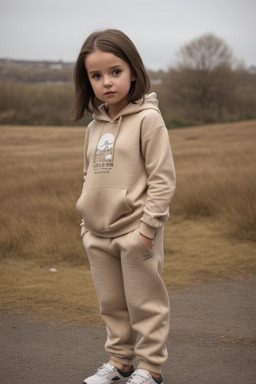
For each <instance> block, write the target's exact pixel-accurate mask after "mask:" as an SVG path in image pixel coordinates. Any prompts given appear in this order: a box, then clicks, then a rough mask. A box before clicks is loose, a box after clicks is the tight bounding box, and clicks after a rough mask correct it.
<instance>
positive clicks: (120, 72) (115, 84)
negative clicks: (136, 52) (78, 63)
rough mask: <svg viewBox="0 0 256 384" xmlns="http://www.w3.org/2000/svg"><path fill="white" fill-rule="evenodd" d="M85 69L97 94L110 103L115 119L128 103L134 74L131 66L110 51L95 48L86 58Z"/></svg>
mask: <svg viewBox="0 0 256 384" xmlns="http://www.w3.org/2000/svg"><path fill="white" fill-rule="evenodd" d="M85 69H86V71H87V75H88V78H89V81H90V83H91V86H92V89H93V91H94V94H95V96H96V97H97V98H98V99H99V100H101V101H102V102H104V103H108V106H109V110H108V113H109V116H110V117H111V118H112V119H113V118H114V117H115V116H116V115H117V114H118V113H119V112H120V111H121V110H122V109H123V108H124V107H125V106H126V105H127V104H128V103H129V101H128V93H129V90H130V87H131V82H132V81H134V80H135V77H134V76H132V73H131V70H130V66H129V64H127V63H126V62H125V61H124V60H122V59H120V58H119V57H117V56H115V55H114V54H113V53H110V52H103V51H100V50H98V49H97V50H95V51H94V52H92V53H90V54H89V55H87V57H86V58H85Z"/></svg>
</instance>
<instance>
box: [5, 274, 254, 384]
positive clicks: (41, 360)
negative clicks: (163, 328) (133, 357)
mask: <svg viewBox="0 0 256 384" xmlns="http://www.w3.org/2000/svg"><path fill="white" fill-rule="evenodd" d="M170 301H171V313H172V315H171V329H170V334H169V338H168V351H169V360H168V362H167V364H166V365H165V366H164V369H163V377H164V383H165V384H255V377H256V322H255V318H256V306H255V302H256V277H251V278H246V279H241V280H232V281H224V282H217V283H212V284H208V285H202V286H199V287H192V288H186V289H184V290H182V291H181V292H179V293H176V294H172V295H170ZM52 320H53V321H52V324H50V323H49V322H43V321H40V320H39V319H38V317H37V316H36V315H33V314H31V313H30V314H29V313H23V314H20V315H18V314H1V315H0V326H1V331H2V335H1V345H0V353H1V359H0V382H1V384H10V383H19V384H29V383H31V384H35V383H36V384H56V383H57V384H58V383H61V384H82V381H83V379H84V378H85V377H87V376H88V375H90V374H93V373H94V371H95V370H96V369H97V367H98V366H100V365H101V364H102V363H103V362H105V361H106V360H107V358H108V356H107V355H106V353H105V352H104V342H105V329H104V326H102V325H101V326H91V325H86V324H82V323H79V322H76V323H73V324H70V323H68V324H66V325H65V324H64V323H62V322H60V321H55V322H54V319H52ZM53 323H54V324H55V325H53Z"/></svg>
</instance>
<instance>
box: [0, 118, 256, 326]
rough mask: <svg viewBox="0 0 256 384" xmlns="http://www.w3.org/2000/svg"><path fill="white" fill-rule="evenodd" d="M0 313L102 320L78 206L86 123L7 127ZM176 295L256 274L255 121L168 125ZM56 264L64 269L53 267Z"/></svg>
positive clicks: (1, 131) (168, 272) (3, 134)
mask: <svg viewBox="0 0 256 384" xmlns="http://www.w3.org/2000/svg"><path fill="white" fill-rule="evenodd" d="M0 138H1V140H0V148H1V151H0V156H1V169H0V172H1V187H0V202H1V203H0V204H1V210H0V255H1V257H0V273H1V276H0V290H1V310H2V311H4V312H25V311H29V312H32V313H35V314H37V315H38V316H42V317H43V318H45V319H48V321H53V322H55V321H56V319H58V320H61V321H83V322H87V323H94V324H95V323H97V322H100V318H99V315H98V303H97V299H96V296H95V293H94V289H93V285H92V281H91V276H90V271H89V266H88V261H87V257H86V254H85V252H84V250H83V247H82V243H81V241H80V233H79V232H80V229H79V223H80V218H79V217H78V215H77V213H76V211H75V203H76V200H77V198H78V197H79V194H80V191H81V187H82V165H83V139H84V128H81V127H79V128H76V127H70V128H68V127H62V128H56V127H54V128H53V127H40V128H37V127H22V126H0ZM170 138H171V143H172V148H173V154H174V159H175V164H176V170H177V181H178V183H177V191H176V194H175V197H174V200H173V203H172V205H171V219H170V220H169V222H168V223H167V225H166V231H165V269H164V280H165V282H166V285H167V287H168V289H169V291H170V293H172V292H176V291H177V290H180V289H182V288H184V287H188V286H193V285H198V284H204V283H209V282H214V281H219V280H225V279H240V278H244V277H247V276H252V275H255V274H256V199H255V196H256V177H255V176H256V151H255V144H256V121H248V122H244V123H243V122H240V123H234V124H223V125H212V126H205V127H198V128H187V129H179V130H172V131H170ZM51 268H55V269H56V270H57V272H51V271H49V269H51Z"/></svg>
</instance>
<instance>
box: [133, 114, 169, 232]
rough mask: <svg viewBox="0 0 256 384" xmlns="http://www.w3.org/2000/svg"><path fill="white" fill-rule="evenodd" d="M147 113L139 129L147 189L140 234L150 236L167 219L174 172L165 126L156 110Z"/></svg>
mask: <svg viewBox="0 0 256 384" xmlns="http://www.w3.org/2000/svg"><path fill="white" fill-rule="evenodd" d="M150 115H151V116H148V118H145V119H144V121H143V123H142V130H141V143H142V154H143V156H144V159H145V168H146V171H147V174H148V180H147V185H148V190H147V199H146V202H145V206H144V214H143V216H142V219H141V220H142V223H141V226H140V233H141V234H142V235H144V236H146V237H148V238H151V239H152V238H154V235H155V233H156V231H157V230H158V228H160V227H161V226H162V225H163V224H164V222H166V221H167V220H168V218H169V205H170V202H171V199H172V197H173V194H174V191H175V188H176V174H175V168H174V161H173V156H172V151H171V146H170V140H169V134H168V131H167V128H166V127H165V125H164V122H163V119H162V117H161V115H160V114H159V113H157V112H156V111H153V113H152V114H150Z"/></svg>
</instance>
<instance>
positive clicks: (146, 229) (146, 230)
mask: <svg viewBox="0 0 256 384" xmlns="http://www.w3.org/2000/svg"><path fill="white" fill-rule="evenodd" d="M156 231H157V228H153V227H150V226H149V225H147V224H145V223H144V222H142V223H141V225H140V228H139V232H140V233H141V234H142V235H143V236H145V237H148V238H149V239H154V237H155V234H156Z"/></svg>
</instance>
